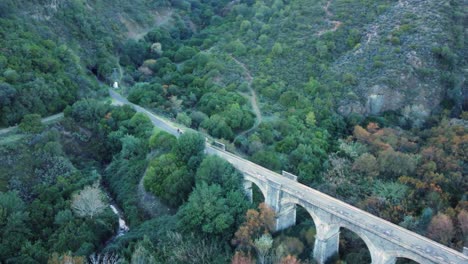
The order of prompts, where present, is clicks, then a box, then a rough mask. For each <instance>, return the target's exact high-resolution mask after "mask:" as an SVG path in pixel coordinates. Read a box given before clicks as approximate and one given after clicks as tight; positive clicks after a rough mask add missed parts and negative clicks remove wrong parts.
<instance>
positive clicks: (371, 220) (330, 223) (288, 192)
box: [110, 90, 468, 264]
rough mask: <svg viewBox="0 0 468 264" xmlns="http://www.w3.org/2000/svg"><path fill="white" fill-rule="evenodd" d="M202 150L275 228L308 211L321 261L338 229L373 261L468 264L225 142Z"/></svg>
mask: <svg viewBox="0 0 468 264" xmlns="http://www.w3.org/2000/svg"><path fill="white" fill-rule="evenodd" d="M110 95H111V97H112V98H113V99H114V100H115V101H116V103H117V104H128V105H131V106H133V107H134V108H135V110H136V111H138V112H142V113H145V114H146V115H148V116H149V118H150V119H151V121H152V122H153V124H154V125H155V126H156V127H158V128H160V129H162V130H165V131H167V132H169V133H171V134H173V135H176V136H178V135H179V134H180V133H179V129H178V127H180V126H178V125H175V124H172V123H171V122H169V121H167V120H164V119H163V118H161V117H159V116H157V115H155V114H153V113H151V112H150V111H148V110H146V109H144V108H142V107H140V106H138V105H135V104H132V103H129V102H128V101H127V100H126V99H125V98H123V97H122V96H121V95H119V94H118V93H116V92H114V91H112V90H110ZM183 130H186V129H185V128H184V129H183ZM205 152H206V153H207V154H211V155H217V156H219V157H221V158H223V159H225V160H226V161H228V162H229V163H231V164H232V165H233V166H234V167H235V168H237V169H238V170H240V171H241V172H242V173H243V175H244V186H245V189H246V191H247V195H249V196H250V197H252V185H253V184H254V185H256V186H257V187H258V188H259V189H260V191H261V192H262V194H263V197H265V202H266V203H267V204H268V205H269V206H270V207H272V208H273V209H274V210H275V212H276V217H277V219H276V227H277V230H282V229H285V228H287V227H290V226H292V225H295V224H296V208H297V207H298V206H301V207H303V208H304V209H305V210H307V212H308V213H309V214H310V217H311V218H312V219H313V221H314V223H315V226H316V229H317V234H316V237H315V245H314V252H313V256H314V259H315V260H316V261H317V262H318V263H320V264H322V263H324V262H325V261H326V260H327V259H328V258H329V257H330V256H332V255H334V254H335V253H337V252H338V247H339V237H340V229H341V228H345V229H348V230H351V231H352V232H354V233H356V234H357V235H358V236H359V237H361V238H362V240H363V241H364V242H365V243H366V245H367V247H368V249H369V251H370V254H371V258H372V264H393V263H395V262H396V259H397V258H407V259H411V260H414V261H416V262H419V263H421V264H426V263H441V264H442V263H443V264H468V256H467V255H465V254H462V253H461V252H458V251H456V250H453V249H451V248H448V247H446V246H444V245H441V244H439V243H436V242H434V241H432V240H430V239H428V238H425V237H423V236H420V235H418V234H416V233H414V232H411V231H409V230H406V229H404V228H402V227H400V226H397V225H395V224H392V223H390V222H388V221H386V220H383V219H381V218H378V217H376V216H374V215H372V214H370V213H367V212H365V211H363V210H360V209H358V208H356V207H353V206H351V205H349V204H346V203H344V202H342V201H340V200H338V199H335V198H333V197H331V196H328V195H326V194H324V193H321V192H319V191H317V190H314V189H312V188H310V187H307V186H305V185H303V184H300V183H298V182H297V178H296V177H295V176H294V175H292V174H289V173H285V172H283V174H282V175H280V174H278V173H275V172H273V171H270V170H268V169H266V168H264V167H261V166H259V165H257V164H255V163H253V162H250V161H248V160H246V159H243V158H241V157H238V156H236V155H234V154H232V153H229V152H227V151H226V150H225V148H224V145H223V144H214V145H211V144H209V143H208V142H207V143H206V148H205Z"/></svg>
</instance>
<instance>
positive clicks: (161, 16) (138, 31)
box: [120, 9, 173, 40]
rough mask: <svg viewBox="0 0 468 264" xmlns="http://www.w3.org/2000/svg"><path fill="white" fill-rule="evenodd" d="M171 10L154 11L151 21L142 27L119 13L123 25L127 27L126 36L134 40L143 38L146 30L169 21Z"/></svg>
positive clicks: (146, 32)
mask: <svg viewBox="0 0 468 264" xmlns="http://www.w3.org/2000/svg"><path fill="white" fill-rule="evenodd" d="M172 14H173V11H172V9H164V10H161V11H159V12H158V11H156V12H154V14H153V15H152V16H153V23H152V25H150V26H147V27H143V26H141V25H138V24H137V23H136V22H135V21H133V20H130V19H127V18H125V17H123V16H122V15H120V21H121V22H122V23H123V24H124V25H125V27H126V28H127V30H128V32H127V37H128V38H130V39H134V40H139V39H141V38H143V37H144V36H145V35H146V34H148V32H150V31H151V30H153V29H154V28H155V27H159V26H162V25H164V24H167V23H169V21H170V20H171V18H172Z"/></svg>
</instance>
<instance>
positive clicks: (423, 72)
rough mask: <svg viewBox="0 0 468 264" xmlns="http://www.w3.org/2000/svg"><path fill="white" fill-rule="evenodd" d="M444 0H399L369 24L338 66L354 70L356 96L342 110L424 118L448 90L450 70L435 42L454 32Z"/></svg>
mask: <svg viewBox="0 0 468 264" xmlns="http://www.w3.org/2000/svg"><path fill="white" fill-rule="evenodd" d="M443 2H444V1H442V2H441V1H435V0H429V1H423V0H414V1H399V2H398V3H395V4H394V6H393V7H391V8H390V9H389V11H387V12H386V13H384V14H382V15H380V16H379V17H377V18H376V19H375V21H374V22H373V23H371V24H369V25H368V26H367V30H366V32H365V33H363V34H362V36H363V37H362V38H361V42H360V43H359V44H358V45H356V47H355V49H354V50H353V51H351V52H348V53H347V54H346V55H344V56H342V57H341V58H340V59H338V60H337V62H336V63H335V65H334V67H333V70H334V71H335V72H336V73H338V76H344V75H351V76H353V77H354V78H355V79H356V83H355V85H353V86H351V87H349V90H350V92H349V93H350V94H355V95H356V96H357V97H356V98H352V97H350V98H346V99H344V100H342V101H341V102H339V106H338V112H339V113H340V114H342V115H345V116H347V115H350V114H352V113H357V114H361V115H379V114H381V113H383V112H385V111H396V112H399V113H400V114H402V116H404V117H405V118H406V117H407V118H413V119H414V120H412V121H414V123H415V124H419V123H421V122H422V121H423V120H424V119H425V118H427V117H428V116H429V114H430V113H431V111H432V110H434V109H435V108H436V107H438V105H439V103H440V102H441V101H442V99H443V98H444V95H445V94H446V89H447V88H446V86H445V84H444V82H443V76H442V75H443V73H444V70H443V68H442V67H441V65H440V61H439V60H438V58H437V56H436V54H435V53H434V51H433V50H434V48H437V47H443V46H444V45H446V43H449V42H450V41H449V38H450V37H451V35H450V33H449V32H448V31H449V30H448V29H449V28H450V26H451V22H450V21H451V20H450V17H449V14H447V12H444V3H443Z"/></svg>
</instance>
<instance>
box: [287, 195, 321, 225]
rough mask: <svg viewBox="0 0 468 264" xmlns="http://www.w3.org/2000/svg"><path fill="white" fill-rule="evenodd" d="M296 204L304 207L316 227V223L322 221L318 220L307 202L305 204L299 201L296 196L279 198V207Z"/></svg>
mask: <svg viewBox="0 0 468 264" xmlns="http://www.w3.org/2000/svg"><path fill="white" fill-rule="evenodd" d="M297 205H299V206H300V207H302V208H304V209H305V210H306V211H307V212H308V213H309V215H310V217H311V218H312V221H313V222H314V224H315V226H316V227H317V225H318V224H319V223H321V222H322V221H320V218H319V217H318V216H317V214H316V213H315V212H314V210H312V208H311V206H310V205H308V204H307V205H306V204H304V203H302V201H300V200H299V199H298V198H296V197H290V196H287V197H282V198H281V208H284V207H290V206H294V207H296V206H297Z"/></svg>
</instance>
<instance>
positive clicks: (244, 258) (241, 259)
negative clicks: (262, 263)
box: [231, 251, 255, 264]
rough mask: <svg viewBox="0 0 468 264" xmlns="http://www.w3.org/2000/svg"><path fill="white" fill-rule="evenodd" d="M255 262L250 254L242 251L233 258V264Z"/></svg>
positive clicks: (250, 263) (252, 263)
mask: <svg viewBox="0 0 468 264" xmlns="http://www.w3.org/2000/svg"><path fill="white" fill-rule="evenodd" d="M254 263H255V262H254V260H253V259H252V257H251V256H250V254H246V253H244V252H242V251H236V253H235V254H234V256H233V257H232V260H231V264H254Z"/></svg>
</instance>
